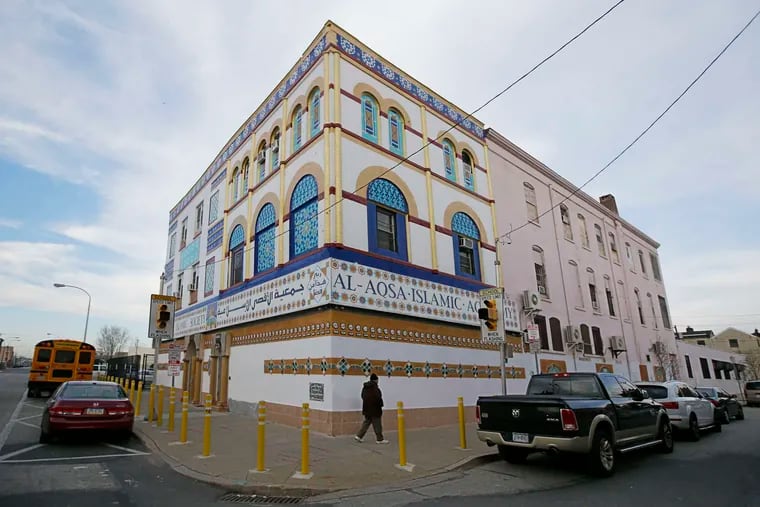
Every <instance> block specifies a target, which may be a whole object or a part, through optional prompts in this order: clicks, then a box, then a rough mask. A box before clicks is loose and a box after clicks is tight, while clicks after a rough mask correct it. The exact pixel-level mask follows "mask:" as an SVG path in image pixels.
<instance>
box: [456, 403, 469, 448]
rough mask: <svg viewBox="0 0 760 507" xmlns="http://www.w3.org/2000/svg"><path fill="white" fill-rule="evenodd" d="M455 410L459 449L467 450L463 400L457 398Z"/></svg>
mask: <svg viewBox="0 0 760 507" xmlns="http://www.w3.org/2000/svg"><path fill="white" fill-rule="evenodd" d="M457 410H458V412H459V448H460V449H467V433H466V432H465V425H464V398H463V397H461V396H460V397H459V398H457Z"/></svg>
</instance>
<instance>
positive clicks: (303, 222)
mask: <svg viewBox="0 0 760 507" xmlns="http://www.w3.org/2000/svg"><path fill="white" fill-rule="evenodd" d="M318 194H319V189H318V187H317V180H316V179H315V178H314V176H312V175H310V174H308V175H306V176H304V177H303V178H301V181H299V182H298V183H297V184H296V187H295V188H294V189H293V195H292V196H291V197H290V257H291V259H292V258H293V257H297V256H299V255H301V254H304V253H306V252H308V251H310V250H314V249H315V248H317V245H318V244H319V218H318V217H317V211H318V207H319V204H318V202H317V196H318Z"/></svg>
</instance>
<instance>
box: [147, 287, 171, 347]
mask: <svg viewBox="0 0 760 507" xmlns="http://www.w3.org/2000/svg"><path fill="white" fill-rule="evenodd" d="M175 301H176V298H174V297H173V296H164V295H161V294H151V295H150V317H149V318H148V337H150V338H153V339H154V340H155V339H158V340H170V339H172V338H174V304H175Z"/></svg>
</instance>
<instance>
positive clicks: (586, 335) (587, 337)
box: [581, 324, 594, 355]
mask: <svg viewBox="0 0 760 507" xmlns="http://www.w3.org/2000/svg"><path fill="white" fill-rule="evenodd" d="M581 339H582V340H583V353H584V354H586V355H591V354H593V353H594V349H593V348H591V333H590V332H589V330H588V325H586V324H581Z"/></svg>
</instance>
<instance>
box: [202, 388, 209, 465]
mask: <svg viewBox="0 0 760 507" xmlns="http://www.w3.org/2000/svg"><path fill="white" fill-rule="evenodd" d="M205 412H206V413H205V414H204V415H203V456H204V457H208V456H210V455H211V395H210V394H207V395H206V407H205Z"/></svg>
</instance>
